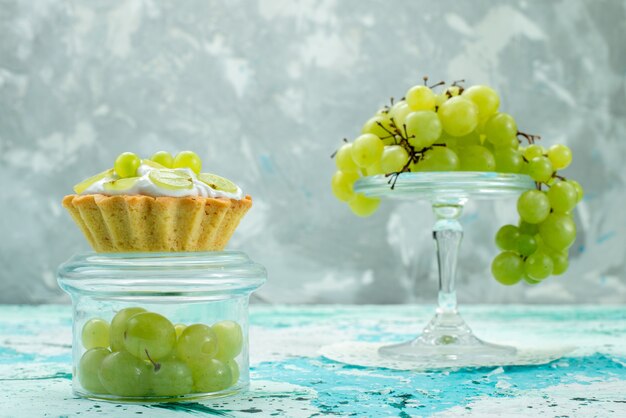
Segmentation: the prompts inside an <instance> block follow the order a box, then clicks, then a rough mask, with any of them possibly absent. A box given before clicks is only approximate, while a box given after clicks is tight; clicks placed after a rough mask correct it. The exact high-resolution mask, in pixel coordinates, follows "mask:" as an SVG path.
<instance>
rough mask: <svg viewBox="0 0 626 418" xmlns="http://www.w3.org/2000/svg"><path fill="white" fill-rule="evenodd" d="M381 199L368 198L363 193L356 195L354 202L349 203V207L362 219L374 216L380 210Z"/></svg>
mask: <svg viewBox="0 0 626 418" xmlns="http://www.w3.org/2000/svg"><path fill="white" fill-rule="evenodd" d="M379 205H380V199H376V198H371V197H366V196H365V195H363V194H362V193H356V194H355V195H354V197H353V198H352V200H350V201H349V202H348V206H350V209H351V210H352V212H353V213H354V214H355V215H357V216H360V217H367V216H370V215H372V214H373V213H374V212H376V209H378V206H379Z"/></svg>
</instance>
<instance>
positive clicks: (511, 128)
mask: <svg viewBox="0 0 626 418" xmlns="http://www.w3.org/2000/svg"><path fill="white" fill-rule="evenodd" d="M485 135H487V141H489V142H491V143H492V144H494V145H506V144H510V143H511V141H512V140H515V139H516V137H517V124H516V123H515V119H513V116H511V115H509V114H507V113H496V114H495V115H493V116H491V117H490V118H489V120H487V123H486V124H485Z"/></svg>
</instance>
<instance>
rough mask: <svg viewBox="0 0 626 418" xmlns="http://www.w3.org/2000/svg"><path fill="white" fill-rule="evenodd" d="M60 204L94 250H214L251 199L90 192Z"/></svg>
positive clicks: (232, 229)
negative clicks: (109, 194)
mask: <svg viewBox="0 0 626 418" xmlns="http://www.w3.org/2000/svg"><path fill="white" fill-rule="evenodd" d="M63 206H64V207H65V208H67V210H68V211H69V212H70V214H71V215H72V218H73V219H74V221H75V222H76V224H77V225H78V226H79V227H80V229H81V230H82V231H83V234H84V235H85V237H86V238H87V240H88V241H89V243H90V244H91V246H92V247H93V249H94V250H95V251H97V252H136V251H219V250H222V249H224V247H225V246H226V244H227V243H228V241H229V240H230V237H231V236H232V234H233V232H235V229H236V228H237V226H238V225H239V222H240V221H241V219H242V218H243V216H244V215H245V214H246V212H247V211H248V209H250V207H251V206H252V199H251V198H250V197H249V196H246V197H245V198H244V199H241V200H235V199H223V198H217V199H215V198H206V197H151V196H106V195H101V194H93V195H84V196H80V195H69V196H65V198H64V199H63Z"/></svg>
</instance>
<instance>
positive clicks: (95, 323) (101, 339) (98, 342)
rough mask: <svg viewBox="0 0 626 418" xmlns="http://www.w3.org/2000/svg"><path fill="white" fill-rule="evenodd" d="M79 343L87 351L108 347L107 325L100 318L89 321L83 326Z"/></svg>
mask: <svg viewBox="0 0 626 418" xmlns="http://www.w3.org/2000/svg"><path fill="white" fill-rule="evenodd" d="M81 341H82V343H83V347H85V349H87V350H89V349H90V348H95V347H105V348H106V347H108V346H109V323H108V322H107V321H105V320H104V319H101V318H93V319H90V320H89V321H87V322H86V323H85V325H83V331H82V333H81Z"/></svg>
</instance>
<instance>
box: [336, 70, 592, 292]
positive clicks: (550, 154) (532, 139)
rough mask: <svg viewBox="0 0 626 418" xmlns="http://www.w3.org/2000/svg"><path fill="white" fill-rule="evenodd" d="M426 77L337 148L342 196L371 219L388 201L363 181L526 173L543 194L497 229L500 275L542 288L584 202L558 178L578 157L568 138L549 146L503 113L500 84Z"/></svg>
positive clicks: (556, 271) (561, 264)
mask: <svg viewBox="0 0 626 418" xmlns="http://www.w3.org/2000/svg"><path fill="white" fill-rule="evenodd" d="M427 83H428V78H427V77H424V84H423V85H416V86H413V87H411V88H410V89H409V90H408V91H407V92H406V95H405V96H404V98H402V99H401V100H400V101H397V102H395V103H394V101H393V99H392V100H391V105H390V106H384V107H383V108H381V109H379V110H378V111H377V112H376V114H375V115H374V116H373V117H372V118H371V119H369V120H368V121H367V122H365V124H364V125H363V128H362V130H361V135H360V136H359V137H357V138H356V139H355V140H354V141H353V142H348V141H347V140H345V139H344V141H345V144H344V145H342V146H341V148H339V149H338V150H337V152H336V153H335V154H333V157H334V158H335V163H336V166H337V171H336V172H335V174H334V175H333V177H332V180H331V187H332V191H333V194H334V195H335V197H337V199H339V200H340V201H343V202H346V203H347V204H348V206H349V207H350V209H351V210H352V212H354V213H355V214H356V215H358V216H362V217H364V216H370V215H372V214H373V213H374V212H375V211H376V210H377V209H378V205H379V203H380V200H379V199H376V198H370V197H366V196H364V195H363V194H360V193H355V191H354V189H353V187H354V183H355V182H356V181H357V180H358V179H359V178H360V177H363V176H373V175H386V176H388V177H389V187H390V188H393V187H394V185H395V181H396V180H397V178H398V175H399V174H400V173H404V172H429V171H480V172H500V173H517V174H527V175H528V176H530V177H531V178H532V179H533V180H534V181H535V184H536V190H529V191H526V192H524V193H523V194H522V195H520V197H519V199H518V201H517V212H518V214H519V217H520V219H519V223H518V225H504V226H502V227H501V228H500V229H499V230H498V232H497V234H496V237H495V242H496V245H497V246H498V247H499V248H500V250H502V252H501V253H500V254H498V255H497V256H496V257H495V258H494V260H493V262H492V264H491V272H492V274H493V277H494V278H495V279H496V280H497V281H498V282H500V283H502V284H504V285H513V284H516V283H519V282H520V281H522V280H523V281H525V282H527V283H529V284H537V283H539V282H541V281H542V280H544V279H546V278H547V277H549V276H550V275H560V274H563V273H564V272H565V271H566V270H567V267H568V248H569V247H570V246H571V245H572V244H573V243H574V240H575V239H576V224H575V223H574V220H573V217H572V211H573V210H574V208H575V207H576V205H577V204H578V202H580V200H581V199H582V198H583V189H582V187H581V186H580V184H579V183H578V182H576V181H575V180H571V179H566V178H565V177H563V176H562V175H560V174H559V170H563V169H565V168H567V167H568V166H569V165H570V163H571V162H572V152H571V150H570V149H569V148H568V147H567V146H566V145H563V144H556V145H553V146H551V147H550V148H548V149H546V148H544V147H543V146H541V145H539V144H537V143H536V141H538V140H540V139H541V137H540V136H538V135H531V134H528V133H525V132H522V131H520V130H518V128H517V124H516V122H515V119H514V118H513V116H511V115H509V114H508V113H504V112H501V111H500V109H499V107H500V97H499V96H498V93H497V92H496V91H495V90H494V89H492V88H491V87H488V86H485V85H475V86H471V87H469V88H464V87H463V85H462V83H463V81H457V82H454V83H452V84H450V85H447V84H446V83H445V82H443V81H442V82H439V83H437V84H434V85H432V86H428V85H427Z"/></svg>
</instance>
